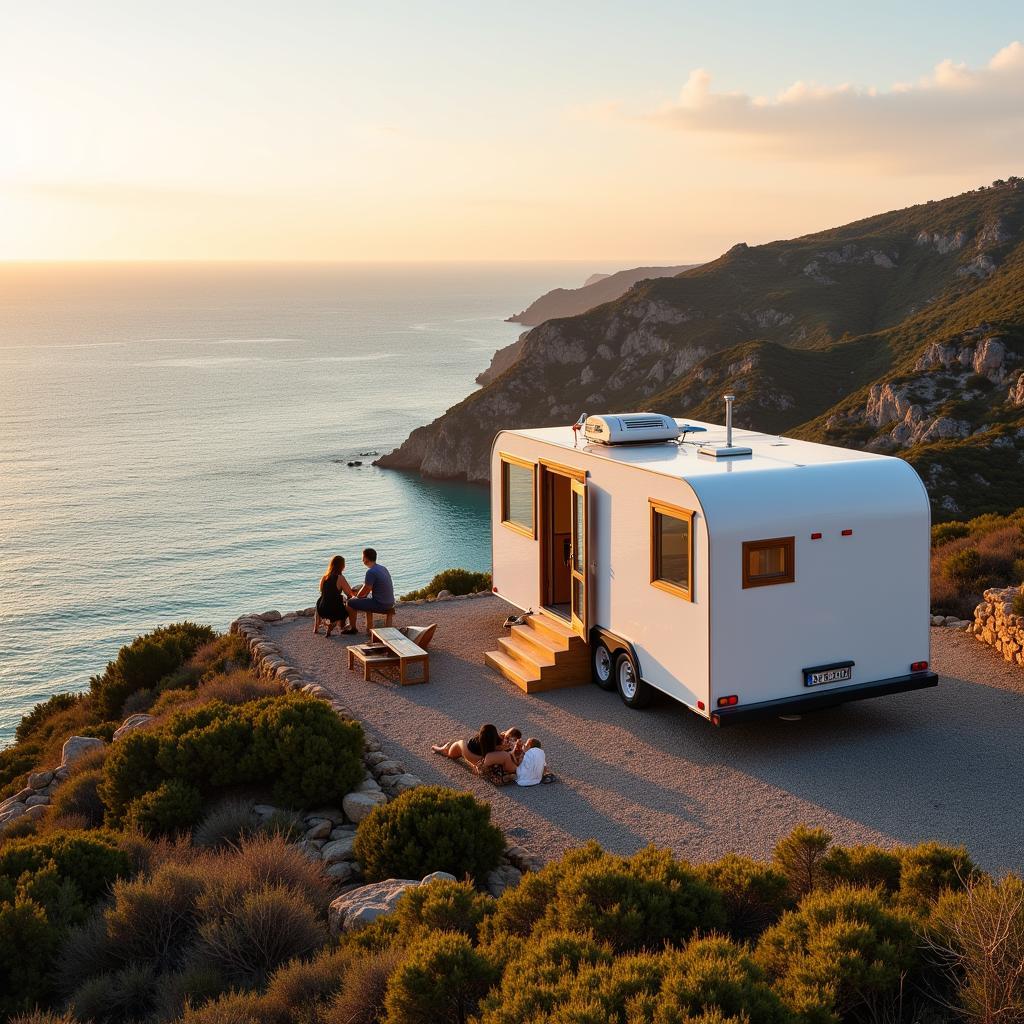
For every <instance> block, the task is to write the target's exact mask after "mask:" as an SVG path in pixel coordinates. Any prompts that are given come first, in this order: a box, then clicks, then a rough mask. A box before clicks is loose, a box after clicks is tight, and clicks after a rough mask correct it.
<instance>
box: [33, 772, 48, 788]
mask: <svg viewBox="0 0 1024 1024" xmlns="http://www.w3.org/2000/svg"><path fill="white" fill-rule="evenodd" d="M51 782H53V772H33V773H32V774H31V775H30V776H29V777H28V788H29V789H45V788H46V787H47V786H48V785H49V784H50V783H51Z"/></svg>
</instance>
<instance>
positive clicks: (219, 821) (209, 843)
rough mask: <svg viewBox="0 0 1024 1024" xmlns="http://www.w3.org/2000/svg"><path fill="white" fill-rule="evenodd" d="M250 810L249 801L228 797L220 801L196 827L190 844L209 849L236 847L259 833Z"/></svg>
mask: <svg viewBox="0 0 1024 1024" xmlns="http://www.w3.org/2000/svg"><path fill="white" fill-rule="evenodd" d="M252 808H253V803H252V801H251V800H242V799H238V798H231V797H229V798H228V799H226V800H222V801H220V803H218V804H217V805H216V806H215V807H213V808H212V809H211V810H210V811H208V812H207V814H206V817H205V818H203V820H202V822H201V823H200V824H199V825H198V827H197V828H196V830H195V834H194V835H193V837H192V842H193V843H195V845H196V846H202V847H207V848H209V849H218V848H221V847H226V846H237V845H238V843H239V842H240V841H241V840H242V839H244V838H246V837H248V836H252V835H255V834H256V832H258V831H259V826H258V824H257V822H256V815H255V814H254V813H253V809H252Z"/></svg>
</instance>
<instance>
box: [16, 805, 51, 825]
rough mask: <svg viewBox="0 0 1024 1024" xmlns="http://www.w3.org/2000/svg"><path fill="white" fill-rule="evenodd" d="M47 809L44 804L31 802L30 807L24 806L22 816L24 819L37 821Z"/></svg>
mask: <svg viewBox="0 0 1024 1024" xmlns="http://www.w3.org/2000/svg"><path fill="white" fill-rule="evenodd" d="M46 811H47V807H46V804H33V805H32V806H31V807H26V808H25V813H24V814H23V815H22V817H23V818H24V819H25V820H26V821H38V820H39V819H40V818H41V817H42V816H43V815H44V814H45V813H46Z"/></svg>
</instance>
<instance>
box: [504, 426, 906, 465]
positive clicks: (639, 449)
mask: <svg viewBox="0 0 1024 1024" xmlns="http://www.w3.org/2000/svg"><path fill="white" fill-rule="evenodd" d="M676 422H677V423H678V424H679V425H680V426H686V425H689V426H692V427H703V428H704V433H694V434H689V435H687V436H686V439H685V441H683V443H681V444H675V443H673V442H666V441H656V442H652V443H650V444H620V445H605V444H585V443H584V441H583V438H582V436H581V437H580V439H579V442H578V444H577V445H576V446H574V445H573V436H574V435H573V430H572V427H537V428H535V429H529V430H513V431H509V433H513V434H518V435H520V436H522V437H528V438H532V439H534V440H537V441H543V442H545V443H546V444H551V445H555V446H557V447H559V448H565V449H568V450H569V451H572V450H573V449H574V447H575V448H576V450H582V451H585V452H586V453H587V454H588V455H592V456H597V457H598V458H602V459H607V460H609V461H610V462H618V463H623V464H626V465H630V466H636V467H637V468H639V469H645V470H648V471H650V472H652V473H660V474H662V475H663V476H668V477H672V478H673V479H676V480H678V479H680V478H682V479H684V480H690V479H693V478H697V477H713V476H716V475H719V474H726V473H749V472H759V471H763V470H779V469H795V468H797V467H803V466H823V465H835V464H838V463H844V462H847V463H849V462H878V461H899V460H893V459H892V457H891V456H888V455H876V454H874V453H872V452H861V451H854V450H853V449H851V448H836V447H834V446H832V445H827V444H817V443H815V442H813V441H801V440H798V439H797V438H793V437H785V436H781V435H778V434H762V433H758V432H757V431H754V430H738V429H736V428H733V432H732V433H733V444H735V445H742V446H744V447H746V448H750V449H751V450H752V454H751V455H734V456H730V457H727V458H715V457H714V456H710V455H700V454H699V453H698V448H700V446H701V445H705V444H725V427H723V426H720V425H719V424H716V423H703V422H701V421H700V420H681V419H677V420H676Z"/></svg>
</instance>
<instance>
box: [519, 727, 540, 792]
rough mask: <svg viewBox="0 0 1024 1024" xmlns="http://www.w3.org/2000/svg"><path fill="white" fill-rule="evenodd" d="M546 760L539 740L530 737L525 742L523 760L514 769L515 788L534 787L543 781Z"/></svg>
mask: <svg viewBox="0 0 1024 1024" xmlns="http://www.w3.org/2000/svg"><path fill="white" fill-rule="evenodd" d="M545 764H546V758H545V757H544V749H543V747H541V745H540V740H538V739H534V738H533V737H532V736H531V737H530V739H528V740H527V741H526V744H525V749H524V753H523V759H522V760H521V761H520V762H519V767H518V768H516V785H517V786H536V785H538V784H539V783H541V782H542V781H543V780H544V768H545Z"/></svg>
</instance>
